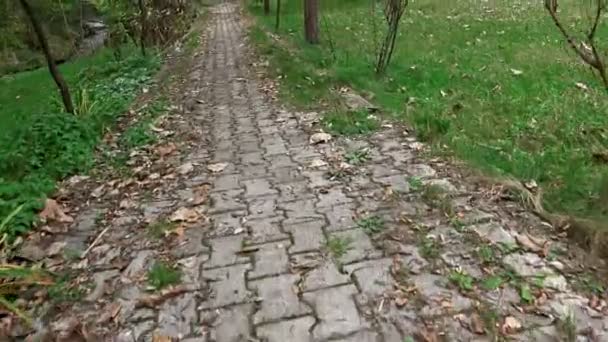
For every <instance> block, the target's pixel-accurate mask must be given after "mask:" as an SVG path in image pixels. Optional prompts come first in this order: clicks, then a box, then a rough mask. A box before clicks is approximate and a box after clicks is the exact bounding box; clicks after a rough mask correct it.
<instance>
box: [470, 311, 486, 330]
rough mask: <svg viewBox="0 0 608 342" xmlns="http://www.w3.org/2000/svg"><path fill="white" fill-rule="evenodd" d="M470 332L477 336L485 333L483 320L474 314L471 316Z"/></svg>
mask: <svg viewBox="0 0 608 342" xmlns="http://www.w3.org/2000/svg"><path fill="white" fill-rule="evenodd" d="M471 331H472V332H474V333H476V334H478V335H483V334H484V333H485V326H484V324H483V320H482V319H481V317H479V315H478V314H477V313H476V312H474V313H473V314H472V315H471Z"/></svg>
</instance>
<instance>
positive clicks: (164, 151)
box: [156, 143, 177, 158]
mask: <svg viewBox="0 0 608 342" xmlns="http://www.w3.org/2000/svg"><path fill="white" fill-rule="evenodd" d="M176 150H177V146H175V144H174V143H168V144H165V145H160V146H157V147H156V153H157V154H158V155H159V156H160V157H161V158H164V157H166V156H168V155H170V154H171V153H173V152H175V151H176Z"/></svg>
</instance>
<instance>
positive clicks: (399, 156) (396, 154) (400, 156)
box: [384, 150, 414, 166]
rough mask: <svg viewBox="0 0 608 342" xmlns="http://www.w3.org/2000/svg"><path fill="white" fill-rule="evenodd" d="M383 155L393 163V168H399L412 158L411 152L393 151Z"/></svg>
mask: <svg viewBox="0 0 608 342" xmlns="http://www.w3.org/2000/svg"><path fill="white" fill-rule="evenodd" d="M384 155H387V156H390V157H391V158H393V160H394V161H395V166H400V165H403V164H405V163H408V162H409V161H411V160H412V159H413V158H414V156H413V155H412V152H410V151H405V150H395V151H389V152H385V153H384Z"/></svg>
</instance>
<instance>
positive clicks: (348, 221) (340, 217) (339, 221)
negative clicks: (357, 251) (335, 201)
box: [325, 205, 357, 232]
mask: <svg viewBox="0 0 608 342" xmlns="http://www.w3.org/2000/svg"><path fill="white" fill-rule="evenodd" d="M354 215H355V211H354V209H353V207H352V206H351V205H339V206H335V207H332V208H331V209H330V210H328V211H326V212H325V217H327V221H328V222H329V224H328V225H327V227H326V228H325V230H326V231H328V232H334V231H339V230H345V229H351V228H354V227H356V226H357V224H356V223H355V220H354V219H353V217H354Z"/></svg>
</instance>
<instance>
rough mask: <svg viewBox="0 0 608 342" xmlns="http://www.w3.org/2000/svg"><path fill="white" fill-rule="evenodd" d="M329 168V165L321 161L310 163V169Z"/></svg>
mask: <svg viewBox="0 0 608 342" xmlns="http://www.w3.org/2000/svg"><path fill="white" fill-rule="evenodd" d="M323 166H327V163H326V162H325V161H323V160H321V159H315V160H313V161H312V162H311V163H310V167H323Z"/></svg>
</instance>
